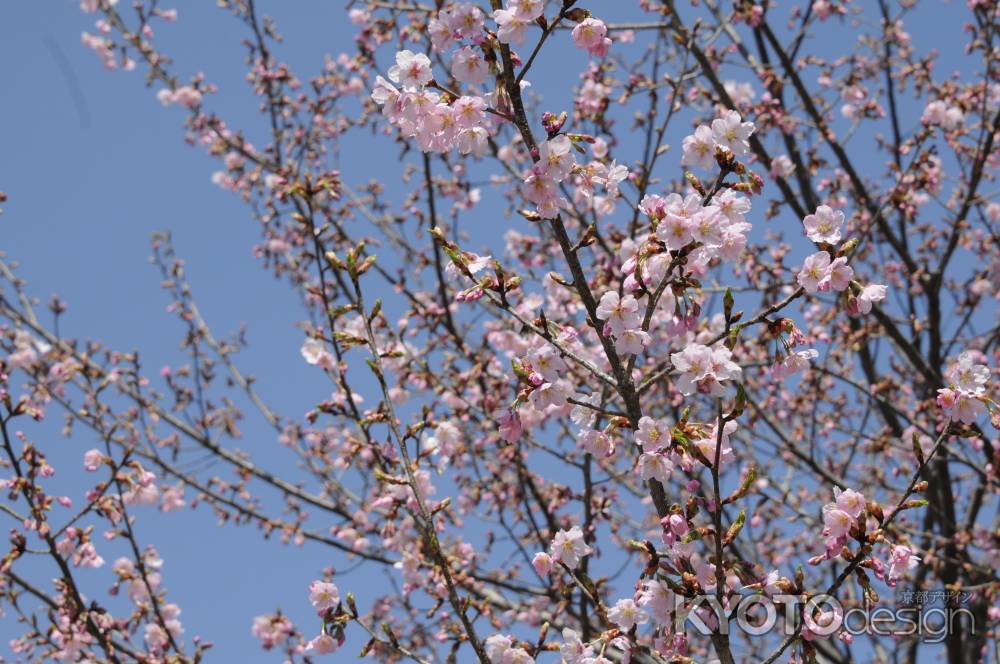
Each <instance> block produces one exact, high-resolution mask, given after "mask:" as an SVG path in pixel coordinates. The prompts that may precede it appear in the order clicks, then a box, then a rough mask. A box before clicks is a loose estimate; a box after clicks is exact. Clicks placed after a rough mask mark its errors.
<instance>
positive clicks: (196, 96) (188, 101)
mask: <svg viewBox="0 0 1000 664" xmlns="http://www.w3.org/2000/svg"><path fill="white" fill-rule="evenodd" d="M156 98H157V99H158V100H159V102H160V103H161V104H163V105H164V106H170V105H171V104H178V105H180V106H183V107H184V108H195V107H196V106H198V105H199V104H201V98H202V94H201V92H199V91H198V90H197V89H196V88H194V87H192V86H190V85H182V86H180V87H178V88H177V89H176V90H170V89H167V88H164V89H162V90H160V91H159V92H157V93H156Z"/></svg>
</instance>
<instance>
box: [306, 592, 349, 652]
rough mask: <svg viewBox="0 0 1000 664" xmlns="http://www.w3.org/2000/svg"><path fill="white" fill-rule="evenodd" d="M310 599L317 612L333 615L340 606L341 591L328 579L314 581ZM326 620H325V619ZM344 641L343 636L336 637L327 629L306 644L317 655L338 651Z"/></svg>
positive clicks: (323, 614)
mask: <svg viewBox="0 0 1000 664" xmlns="http://www.w3.org/2000/svg"><path fill="white" fill-rule="evenodd" d="M309 601H310V602H311V603H312V605H313V608H314V609H316V612H317V613H318V614H319V615H320V616H323V617H324V618H325V617H326V616H327V615H332V613H333V612H334V611H336V609H337V608H338V607H339V606H340V591H339V590H338V589H337V586H336V585H334V584H332V583H329V582H327V581H313V582H312V583H311V584H310V585H309ZM324 622H325V621H324ZM342 643H343V636H340V638H339V639H337V638H334V637H333V636H332V635H331V634H329V633H328V632H327V631H326V629H325V628H324V630H323V631H322V632H321V633H320V634H319V636H317V637H315V638H313V639H312V640H310V641H309V643H308V644H306V652H307V653H309V654H315V655H328V654H330V653H332V652H336V651H337V649H338V648H339V647H340V645H341V644H342Z"/></svg>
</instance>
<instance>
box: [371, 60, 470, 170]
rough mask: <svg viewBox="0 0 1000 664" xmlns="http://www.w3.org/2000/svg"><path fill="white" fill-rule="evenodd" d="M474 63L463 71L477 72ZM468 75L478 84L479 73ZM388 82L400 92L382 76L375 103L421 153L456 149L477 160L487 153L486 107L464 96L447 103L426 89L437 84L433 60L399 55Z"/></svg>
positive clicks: (379, 78) (376, 87)
mask: <svg viewBox="0 0 1000 664" xmlns="http://www.w3.org/2000/svg"><path fill="white" fill-rule="evenodd" d="M470 62H471V60H467V61H466V64H465V65H463V66H461V67H459V69H461V70H462V71H470V72H471V71H472V70H475V69H476V68H475V67H471V66H470V65H469V63H470ZM477 71H478V70H477ZM469 76H472V77H473V79H472V80H478V79H479V75H478V74H475V75H473V73H469V74H468V76H466V78H468V77H469ZM483 78H485V77H483ZM389 79H390V80H391V81H392V82H393V83H398V84H399V85H400V88H401V89H400V88H397V87H396V86H394V85H393V84H392V83H390V82H389V81H387V80H385V79H384V78H382V77H381V76H379V77H377V78H376V81H375V88H374V90H373V91H372V95H371V96H372V99H373V100H374V101H375V102H376V103H377V104H379V105H380V106H382V112H383V114H384V115H385V117H386V118H387V119H388V120H389V122H391V123H392V124H393V125H395V126H396V127H397V128H398V129H399V130H400V132H401V133H402V134H403V135H404V136H406V137H408V138H413V139H415V140H416V142H417V145H418V146H419V147H420V149H421V150H423V151H424V152H442V153H443V152H448V151H450V150H452V149H458V151H459V152H461V153H462V154H470V153H472V154H477V155H479V154H482V153H483V152H485V150H486V145H487V139H488V138H489V136H490V123H489V122H488V118H487V109H488V104H487V102H486V100H485V99H484V98H483V97H481V96H477V95H464V96H461V97H458V98H457V99H454V100H453V101H452V102H451V103H447V102H446V101H445V98H443V97H442V96H441V95H439V94H437V93H436V92H433V91H431V90H428V89H427V85H428V84H429V83H431V82H432V81H433V80H434V74H433V73H432V71H431V61H430V58H428V57H427V56H426V55H424V54H423V53H414V52H412V51H409V50H404V51H400V52H398V53H397V54H396V64H395V65H393V66H392V68H390V69H389ZM448 98H450V96H449V97H448Z"/></svg>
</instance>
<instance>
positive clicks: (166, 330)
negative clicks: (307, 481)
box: [0, 0, 957, 662]
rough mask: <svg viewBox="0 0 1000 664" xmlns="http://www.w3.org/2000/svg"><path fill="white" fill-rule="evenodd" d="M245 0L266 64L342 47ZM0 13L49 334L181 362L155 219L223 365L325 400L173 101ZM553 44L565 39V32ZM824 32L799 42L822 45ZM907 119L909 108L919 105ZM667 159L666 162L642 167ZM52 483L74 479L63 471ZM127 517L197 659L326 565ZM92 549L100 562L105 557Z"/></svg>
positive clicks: (68, 14) (373, 159) (252, 110)
mask: <svg viewBox="0 0 1000 664" xmlns="http://www.w3.org/2000/svg"><path fill="white" fill-rule="evenodd" d="M122 4H123V5H125V4H127V3H124V2H123V3H122ZM592 4H593V5H595V6H594V10H595V13H597V14H598V15H600V16H602V17H604V18H608V19H609V20H613V19H614V18H616V17H615V14H624V13H628V12H625V11H624V10H622V9H621V7H622V5H623V4H624V3H621V4H619V3H617V2H614V3H612V2H610V1H609V0H604V1H603V2H595V3H592ZM258 5H259V7H260V10H261V12H262V13H271V14H273V15H274V16H275V18H276V20H277V23H278V27H279V30H280V32H281V33H282V34H284V35H285V37H286V41H285V43H284V44H283V45H282V46H281V47H280V48H279V54H280V55H279V57H280V58H281V59H283V60H285V61H286V62H288V63H289V64H290V65H291V67H292V68H293V69H294V70H296V71H297V73H299V75H300V76H302V77H303V78H306V77H308V76H310V75H311V74H313V73H315V72H316V71H317V70H318V69H319V67H320V66H321V64H322V58H323V56H324V55H325V54H331V55H334V56H335V55H336V54H338V53H339V52H341V51H342V50H348V49H350V47H351V46H352V42H351V35H352V26H351V25H350V24H349V23H348V22H347V21H346V18H345V14H344V11H343V5H342V3H339V2H327V1H321V0H295V1H294V2H288V1H285V2H279V1H278V0H269V1H261V2H258ZM630 5H631V3H630ZM177 6H178V9H179V11H180V18H179V22H178V23H176V24H173V25H163V24H161V27H160V28H159V30H158V34H157V37H156V39H157V42H158V43H159V44H160V46H161V49H162V50H163V51H164V52H166V53H168V54H169V55H171V56H172V57H173V58H174V60H175V70H176V71H177V73H178V74H180V77H181V79H182V80H183V79H185V78H186V77H188V76H190V75H192V74H195V73H196V72H198V71H204V72H205V73H206V76H207V77H208V79H209V80H211V81H212V82H214V83H216V84H218V85H219V88H220V93H219V94H218V95H213V96H212V97H211V98H210V99H209V103H210V105H211V107H212V108H213V109H214V110H215V111H217V112H218V113H219V114H220V115H222V116H223V117H225V118H226V119H227V121H228V122H229V124H230V125H231V126H235V127H240V128H244V129H247V130H248V134H249V136H250V137H251V140H255V142H256V143H258V144H262V143H263V142H264V141H263V135H262V134H260V133H259V132H260V130H261V128H262V125H261V119H260V117H259V116H258V114H257V112H256V101H255V100H254V98H253V96H252V95H251V94H250V92H249V90H248V88H247V86H246V84H245V82H244V80H243V75H244V71H245V70H244V65H243V56H244V48H243V47H242V46H241V45H240V43H239V40H240V39H241V38H242V37H243V36H244V30H243V28H242V27H241V26H240V25H238V24H237V22H236V21H234V20H233V19H232V17H231V16H230V15H229V14H228V13H227V12H225V11H223V10H220V9H218V8H217V7H215V5H214V3H211V2H180V1H179V2H178V3H177ZM599 7H600V9H599ZM602 9H604V10H605V11H603V12H602ZM0 16H3V18H2V20H0V81H2V82H3V84H4V96H5V101H6V103H5V105H4V111H3V120H4V121H3V123H2V124H0V150H2V159H0V190H2V191H4V192H6V194H7V195H8V197H9V199H10V200H9V201H8V203H7V204H6V205H5V206H4V210H5V213H4V215H3V217H2V218H0V249H2V250H3V251H4V252H5V253H6V254H7V257H8V258H9V259H14V260H17V261H18V262H20V263H21V265H22V267H21V268H20V270H19V271H18V272H19V274H20V275H21V276H22V277H24V278H26V279H27V280H28V281H29V282H30V286H29V290H30V291H31V292H32V293H33V294H34V295H36V296H38V297H39V298H40V299H41V300H42V301H43V302H44V301H45V300H47V299H48V297H49V296H50V295H52V294H55V293H58V294H59V296H60V297H62V298H63V299H64V300H65V301H67V302H68V303H69V311H68V312H67V314H66V315H65V316H64V318H63V321H62V331H63V332H64V333H65V334H67V335H69V336H81V337H87V338H96V339H100V340H102V341H104V342H106V343H107V344H108V345H109V346H111V347H113V348H117V349H120V350H134V349H138V350H141V352H142V356H143V358H144V364H145V366H146V367H148V368H149V372H150V373H154V372H155V371H156V369H158V368H159V367H160V366H161V365H164V364H175V363H178V362H180V361H182V360H181V359H180V358H181V355H180V353H179V352H178V342H179V340H180V337H181V334H182V332H183V331H182V329H181V327H180V325H179V324H178V323H177V322H176V321H175V320H174V319H173V318H172V317H171V316H170V315H169V314H167V313H165V311H164V307H165V305H166V304H167V302H168V298H167V296H166V294H165V293H163V292H162V291H161V290H160V289H159V287H158V275H157V272H156V270H155V269H154V268H153V267H152V266H150V265H149V263H148V260H147V258H148V256H149V253H150V252H149V239H150V236H151V234H152V233H153V232H155V231H160V230H169V231H171V233H172V234H173V238H174V242H175V245H176V249H177V252H178V254H179V255H180V256H181V257H183V258H184V259H185V260H186V261H187V273H188V277H189V279H190V281H191V283H192V284H193V287H194V292H195V294H196V296H197V298H198V302H199V306H200V308H201V310H202V311H203V312H204V313H205V314H206V317H207V319H208V322H209V324H210V325H211V326H212V328H213V329H214V331H215V332H216V334H217V335H220V336H221V335H225V334H226V333H228V332H231V331H234V330H236V329H237V328H238V327H239V326H240V325H241V324H243V323H246V324H247V326H248V328H249V335H248V338H249V341H250V348H249V349H248V350H247V351H246V352H245V353H243V354H242V355H241V358H242V359H241V362H242V366H243V367H244V369H245V370H247V371H249V372H250V373H253V374H255V375H256V376H258V377H259V379H260V380H259V383H258V387H259V390H260V391H261V393H262V395H263V397H264V398H265V400H266V401H267V402H268V403H270V404H271V405H273V406H274V407H275V409H276V410H277V411H278V412H280V413H282V414H284V415H286V416H291V417H299V416H301V414H302V413H304V412H305V411H306V410H308V409H309V408H311V407H312V405H313V404H315V403H316V402H317V401H319V400H321V399H323V398H325V397H326V396H327V395H328V394H329V386H328V385H326V384H325V380H324V379H323V377H322V376H321V374H319V373H318V372H316V371H312V370H310V369H309V367H307V366H305V365H304V364H303V363H302V362H301V360H300V358H299V354H298V347H299V345H300V343H301V340H302V334H301V332H300V331H298V330H297V329H296V328H295V327H294V322H295V321H296V320H298V319H301V318H302V317H303V313H302V310H301V308H300V307H299V306H298V303H297V301H296V299H295V297H294V296H292V294H291V292H290V291H289V289H288V288H287V286H286V285H284V284H282V283H280V282H277V281H275V280H274V279H273V278H271V277H270V276H269V275H268V274H267V273H266V272H264V271H263V270H261V269H260V267H259V265H258V263H257V261H256V260H255V259H254V258H253V256H252V253H251V248H252V246H253V244H254V243H255V242H256V241H257V240H258V238H259V234H258V229H257V227H256V225H255V223H254V222H253V221H252V219H251V218H250V215H249V213H248V211H247V210H246V208H245V207H244V206H243V204H242V203H241V202H240V200H239V199H238V198H237V197H235V196H234V195H232V194H230V193H228V192H225V191H223V190H221V189H219V188H218V187H217V186H215V185H213V184H212V183H211V181H210V175H211V173H212V172H213V171H215V170H217V166H216V162H215V161H214V160H213V159H212V158H210V157H208V156H207V155H205V154H204V153H203V152H202V151H201V150H200V149H198V148H192V147H191V146H188V145H186V144H185V143H184V142H183V140H182V138H183V128H182V122H183V113H182V112H181V111H180V110H178V109H176V108H168V109H165V108H162V107H161V106H160V105H159V104H158V103H157V101H156V99H155V97H154V95H153V91H151V90H148V89H146V87H145V85H144V81H143V74H142V73H141V71H139V70H137V71H134V72H127V73H126V72H120V71H119V72H109V71H107V70H105V69H103V68H102V66H101V64H100V62H99V60H98V59H97V58H96V57H95V56H94V55H93V54H92V53H91V52H89V51H88V50H86V49H85V48H84V47H83V46H82V45H81V44H80V33H81V31H83V30H89V31H93V17H92V16H87V15H84V14H82V13H80V12H79V11H78V10H77V3H76V2H72V1H70V0H50V1H48V2H40V1H36V2H20V3H16V5H15V4H9V5H8V6H6V7H5V8H4V9H3V10H2V13H0ZM939 18H940V17H939V16H935V17H934V20H930V19H928V18H926V17H925V19H923V20H920V21H918V22H916V23H914V24H912V25H910V26H909V27H910V30H911V32H912V33H913V34H914V38H915V40H916V41H917V42H918V44H920V43H921V40H920V37H921V36H924V37H929V36H930V35H931V34H933V31H934V30H935V28H936V22H937V21H938V19H939ZM946 20H947V19H946ZM955 27H957V25H956V26H955ZM561 37H562V38H563V39H564V41H565V42H568V34H565V33H563V34H562V35H561ZM956 37H957V33H956ZM842 43H843V42H830V43H826V44H823V43H821V44H819V47H820V49H821V50H828V51H836V50H837V49H838V48H840V47H841V44H842ZM923 43H928V42H926V41H924V42H923ZM553 48H554V49H555V50H557V51H559V53H560V57H559V58H558V59H557V61H556V63H557V64H555V65H553V64H551V63H550V64H546V63H544V62H543V63H541V64H540V65H539V69H538V72H537V73H535V74H534V75H533V76H532V77H531V78H532V79H533V80H534V81H535V84H536V86H537V87H538V88H540V89H546V88H548V89H554V90H555V93H554V94H548V93H547V99H550V100H552V103H551V104H547V105H546V106H547V107H549V108H552V109H557V108H561V106H560V105H559V101H558V100H562V101H565V100H567V99H568V98H569V94H570V89H569V87H568V85H567V77H566V72H567V71H569V72H571V75H572V77H573V78H572V79H569V80H574V81H575V76H576V73H577V72H578V71H579V70H580V68H581V67H582V66H583V64H584V62H585V56H581V55H580V53H579V52H576V51H574V50H573V49H570V48H567V47H566V45H565V43H564V44H561V45H556V46H553ZM383 55H386V54H385V53H383ZM556 82H558V83H559V85H556V86H550V85H548V84H549V83H556ZM913 113H915V114H917V115H918V114H919V109H914V110H913ZM915 119H916V116H914V117H911V118H910V122H912V121H913V120H915ZM683 129H684V128H683V126H682V125H680V124H678V125H677V129H676V130H675V132H674V133H675V134H677V135H675V136H673V137H672V138H668V141H667V142H670V143H674V144H679V141H680V137H681V135H682V134H681V133H680V132H681V131H682V130H683ZM362 147H363V148H364V149H362ZM396 154H397V153H396V148H395V147H394V146H393V145H392V144H391V142H390V141H388V140H382V141H381V142H380V141H373V139H372V137H371V136H365V135H361V136H359V137H357V138H355V139H352V141H348V142H345V144H344V145H343V153H342V164H341V168H342V169H343V171H344V172H345V174H346V179H347V181H348V182H350V183H358V182H362V181H364V180H366V179H368V178H370V177H374V176H376V175H377V174H379V173H380V172H384V164H385V163H386V160H390V159H391V160H394V161H395V159H396ZM636 154H638V150H636ZM633 156H635V155H631V154H630V155H629V158H630V159H631V158H632V157H633ZM668 161H670V158H669V156H668V158H667V159H665V160H664V162H661V163H665V162H668ZM671 167H672V166H671ZM384 184H385V185H386V186H387V187H389V188H390V192H393V193H399V192H401V191H402V189H401V188H400V187H399V184H398V180H397V176H396V173H393V174H392V176H391V177H390V178H389V179H387V180H386V181H384ZM480 232H482V231H481V230H480V231H477V232H474V236H476V237H477V238H478V236H479V233H480ZM56 419H58V418H53V420H56ZM59 424H60V423H59V422H58V421H52V422H49V423H46V424H45V425H43V426H42V427H38V428H35V429H33V430H31V431H30V434H31V435H32V436H34V437H35V438H36V439H37V440H39V442H41V443H42V445H43V447H44V448H45V449H46V450H51V454H52V455H53V456H54V458H55V459H56V461H57V464H58V465H57V467H59V468H60V469H62V468H63V467H64V466H65V467H67V475H69V476H72V473H71V472H70V470H71V469H70V467H72V468H78V466H79V465H80V459H81V458H82V455H83V452H84V451H85V450H86V449H88V448H89V447H91V446H92V442H93V441H92V440H90V439H88V438H87V436H86V435H77V436H76V437H74V438H72V439H68V440H67V439H64V438H62V437H60V436H59V435H58V429H59ZM243 429H244V434H245V435H244V439H243V440H242V441H241V443H240V445H241V447H243V448H244V449H246V450H248V451H250V452H251V453H252V454H253V455H254V457H255V459H259V460H263V461H264V462H265V463H268V464H270V465H272V466H275V467H277V468H281V467H282V464H285V463H287V460H283V459H282V457H281V456H280V454H279V453H278V452H277V449H278V448H277V445H276V444H275V442H274V435H273V431H271V430H270V429H269V428H268V427H267V426H266V424H265V423H264V422H263V421H262V420H261V419H260V418H256V419H255V418H254V416H253V414H250V419H249V420H248V421H247V422H246V423H244V425H243ZM67 481H68V482H72V483H74V484H73V486H77V485H78V486H81V487H82V486H83V484H82V482H83V478H75V479H67ZM189 497H190V493H189ZM139 517H140V520H139V523H138V532H139V534H140V537H141V538H142V539H143V540H144V541H149V542H151V543H153V544H155V545H156V547H157V548H158V550H159V551H160V552H161V554H162V555H163V557H164V559H165V561H166V566H165V569H164V577H165V586H166V587H167V588H168V589H169V596H170V598H171V599H172V600H173V601H176V602H177V603H179V604H180V605H181V606H182V608H183V610H184V614H183V616H182V618H183V621H184V623H185V626H186V629H187V634H186V638H187V639H190V637H192V636H193V635H195V634H201V635H203V636H204V637H205V638H207V639H209V640H212V641H214V642H215V643H216V649H215V651H214V652H213V653H212V656H211V657H210V659H211V660H212V661H222V662H230V661H241V662H271V661H275V659H276V657H275V656H274V655H273V654H272V655H268V654H265V653H262V652H261V650H260V649H259V647H258V646H257V644H256V642H255V641H254V640H253V639H252V638H251V636H250V633H249V629H250V622H251V619H252V618H253V616H255V615H257V614H260V613H265V612H269V611H273V610H274V609H275V608H277V607H279V606H280V607H281V608H282V609H283V610H284V611H285V612H286V613H288V614H289V615H290V616H292V617H293V619H295V620H296V622H297V623H299V624H300V625H301V626H303V627H308V626H309V625H310V622H309V621H310V614H311V611H310V609H309V606H308V602H307V598H306V587H307V585H308V583H309V581H310V580H311V579H313V578H314V577H315V575H316V572H317V571H318V570H319V569H321V568H323V567H325V566H328V565H341V564H342V563H343V562H344V561H343V560H342V559H336V558H335V557H334V556H333V554H332V552H331V551H330V550H326V549H322V548H319V547H309V546H307V547H304V548H303V549H301V550H299V549H295V548H290V547H284V546H282V545H281V544H279V543H277V542H273V541H272V542H267V543H263V542H261V539H260V537H259V535H258V533H257V532H256V531H255V530H253V529H250V528H232V527H225V528H219V527H217V526H216V525H215V520H214V518H213V516H212V515H211V513H210V511H209V510H207V509H205V508H204V507H202V508H199V509H198V510H196V511H195V512H194V513H193V514H192V513H190V512H188V511H184V512H181V513H172V514H168V515H158V514H153V513H152V512H148V511H147V512H146V513H140V514H139ZM105 557H106V558H109V559H112V556H110V555H108V554H107V553H105ZM32 564H35V563H32ZM44 569H45V568H44V567H41V568H39V570H40V574H41V576H37V575H36V578H46V577H45V576H44V572H43V571H42V570H44ZM82 574H83V575H87V574H90V575H91V576H93V578H94V579H95V580H96V582H97V583H96V584H95V585H93V586H92V587H91V588H90V592H91V593H92V594H93V596H94V597H96V598H98V599H101V600H103V599H104V597H105V592H106V585H107V582H108V579H109V576H108V575H107V574H106V573H105V571H101V572H89V573H88V572H87V571H83V572H82ZM381 574H382V572H381V571H378V570H375V569H371V570H369V569H367V568H364V569H362V570H360V571H358V572H356V573H355V574H353V575H352V577H351V581H352V583H351V585H354V586H355V587H364V586H365V585H367V584H369V583H378V584H380V585H381V584H382V583H383V582H382V581H381V580H380V578H379V577H380V575H381ZM341 585H342V586H343V587H344V589H345V590H346V589H347V587H346V584H343V583H341ZM17 627H18V626H17V625H14V624H13V621H12V620H11V619H10V618H8V619H6V620H4V621H3V622H0V652H4V649H5V648H6V642H7V640H8V639H9V638H10V637H12V636H14V635H15V634H17V633H19V632H18V629H17ZM353 631H354V633H356V630H353ZM361 643H362V641H361V640H358V639H352V640H351V641H350V642H349V649H348V650H347V651H345V654H344V655H343V656H342V657H338V659H337V661H349V655H348V653H352V652H356V651H357V649H358V648H360V645H361Z"/></svg>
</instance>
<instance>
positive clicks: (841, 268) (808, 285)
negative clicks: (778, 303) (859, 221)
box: [796, 205, 886, 315]
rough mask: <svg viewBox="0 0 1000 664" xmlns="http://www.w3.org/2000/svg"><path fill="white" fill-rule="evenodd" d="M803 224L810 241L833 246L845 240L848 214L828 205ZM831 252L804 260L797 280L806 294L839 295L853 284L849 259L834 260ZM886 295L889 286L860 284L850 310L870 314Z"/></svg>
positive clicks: (806, 219) (817, 253) (853, 296)
mask: <svg viewBox="0 0 1000 664" xmlns="http://www.w3.org/2000/svg"><path fill="white" fill-rule="evenodd" d="M802 225H803V227H804V228H805V232H806V237H808V238H809V239H810V240H812V241H813V242H815V243H817V244H820V245H830V246H831V247H833V246H834V245H836V244H837V243H839V242H840V240H841V238H842V235H841V229H842V228H843V226H844V213H843V212H842V211H840V210H834V209H833V208H831V207H830V206H828V205H820V206H819V207H817V208H816V211H815V212H814V213H813V214H810V215H806V217H805V218H804V219H803V220H802ZM848 244H849V243H848ZM831 251H832V250H831ZM831 251H826V250H823V251H817V252H816V253H814V254H811V255H810V256H808V257H807V258H806V259H805V261H803V263H802V268H801V269H800V270H799V273H798V275H797V277H796V280H797V281H798V284H799V286H801V287H802V288H803V290H805V292H807V293H825V292H829V291H834V292H838V293H839V292H842V291H844V290H847V288H848V287H849V286H850V285H851V280H852V279H853V278H854V268H852V267H851V266H850V265H848V264H847V256H843V255H836V256H835V257H833V258H831ZM885 296H886V287H885V285H883V284H869V285H867V286H860V285H858V286H857V292H856V293H851V294H849V295H848V297H847V311H848V313H850V314H852V315H857V314H867V313H869V312H870V311H871V310H872V305H873V304H874V303H876V302H881V301H882V300H884V299H885Z"/></svg>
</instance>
